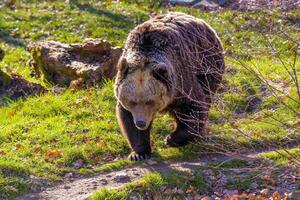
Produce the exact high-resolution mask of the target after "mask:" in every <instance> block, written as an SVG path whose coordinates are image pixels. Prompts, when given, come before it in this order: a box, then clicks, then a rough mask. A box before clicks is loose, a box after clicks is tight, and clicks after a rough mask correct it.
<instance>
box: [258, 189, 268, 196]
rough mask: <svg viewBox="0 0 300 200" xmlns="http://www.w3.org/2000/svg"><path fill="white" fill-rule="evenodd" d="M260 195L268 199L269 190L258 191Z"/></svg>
mask: <svg viewBox="0 0 300 200" xmlns="http://www.w3.org/2000/svg"><path fill="white" fill-rule="evenodd" d="M260 194H262V195H263V196H265V197H269V194H270V190H269V189H268V188H265V189H262V190H261V191H260Z"/></svg>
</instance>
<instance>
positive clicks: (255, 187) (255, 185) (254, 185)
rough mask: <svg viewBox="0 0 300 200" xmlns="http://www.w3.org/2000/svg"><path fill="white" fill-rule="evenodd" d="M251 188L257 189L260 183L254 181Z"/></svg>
mask: <svg viewBox="0 0 300 200" xmlns="http://www.w3.org/2000/svg"><path fill="white" fill-rule="evenodd" d="M250 188H251V189H257V188H258V184H257V183H255V182H253V183H252V184H251V185H250Z"/></svg>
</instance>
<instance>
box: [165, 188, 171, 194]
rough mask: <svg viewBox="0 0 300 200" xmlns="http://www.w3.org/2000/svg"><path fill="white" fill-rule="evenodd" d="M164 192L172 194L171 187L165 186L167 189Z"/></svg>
mask: <svg viewBox="0 0 300 200" xmlns="http://www.w3.org/2000/svg"><path fill="white" fill-rule="evenodd" d="M164 194H165V195H171V194H172V189H171V188H167V189H166V190H165V191H164Z"/></svg>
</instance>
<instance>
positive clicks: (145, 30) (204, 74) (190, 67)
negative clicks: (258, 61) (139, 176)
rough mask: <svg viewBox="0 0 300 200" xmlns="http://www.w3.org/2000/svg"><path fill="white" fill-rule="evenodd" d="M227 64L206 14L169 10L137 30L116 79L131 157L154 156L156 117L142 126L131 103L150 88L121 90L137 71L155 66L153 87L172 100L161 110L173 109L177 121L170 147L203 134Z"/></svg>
mask: <svg viewBox="0 0 300 200" xmlns="http://www.w3.org/2000/svg"><path fill="white" fill-rule="evenodd" d="M224 66H225V65H224V55H223V48H222V45H221V42H220V40H219V38H218V36H217V34H216V33H215V31H214V30H213V29H212V28H211V27H210V26H209V25H208V24H206V23H205V22H204V21H203V20H201V19H197V18H195V17H193V16H190V15H187V14H183V13H168V14H167V15H161V16H156V17H154V18H152V19H150V20H149V21H146V22H144V23H143V24H141V25H139V26H137V27H136V28H135V29H134V30H132V31H131V33H130V34H129V36H128V39H127V41H126V45H125V49H124V52H123V55H122V56H121V58H120V62H119V66H118V67H119V68H118V74H117V78H116V83H115V94H116V97H117V99H118V105H117V115H118V119H119V123H120V126H121V130H122V133H123V134H124V136H125V137H126V138H127V140H128V142H129V144H130V146H131V148H132V149H133V153H132V154H131V156H130V158H131V159H139V158H140V159H143V158H145V157H146V156H147V155H150V152H151V148H150V136H149V131H150V128H151V122H152V119H151V121H150V122H149V123H148V124H147V125H148V127H146V128H147V129H145V130H140V129H138V128H137V127H136V126H137V124H135V122H134V118H135V113H134V112H133V111H132V110H131V109H130V108H129V106H128V107H127V106H126V105H127V104H126V99H127V97H128V96H135V98H137V99H139V95H140V94H145V92H146V93H147V91H145V92H144V93H139V94H135V91H130V90H128V89H127V90H126V91H127V92H126V93H128V94H124V92H122V91H125V90H121V88H124V87H125V86H124V83H126V80H127V79H130V78H132V76H133V75H132V74H138V73H141V72H143V71H146V72H147V70H148V71H151V72H152V73H146V72H145V73H144V74H151V75H152V76H153V78H154V79H155V80H157V81H159V83H155V84H153V85H152V87H155V85H156V86H157V87H158V86H159V84H163V85H164V87H165V88H166V92H164V93H162V94H161V95H162V96H166V97H169V100H168V101H167V104H160V105H163V106H161V108H159V109H157V111H161V110H162V109H163V110H164V111H168V112H170V113H171V114H172V115H173V116H174V118H175V119H176V122H177V128H176V130H175V132H173V133H172V134H170V135H169V136H167V137H166V139H165V142H166V144H167V145H169V146H182V145H185V144H187V143H188V142H190V141H192V140H194V139H196V138H198V137H199V136H200V135H203V133H204V126H205V122H206V120H207V113H208V110H209V107H210V104H211V97H212V95H213V93H214V92H215V91H216V89H217V87H218V85H219V83H220V82H221V79H222V75H223V72H224ZM151 75H150V76H151ZM136 80H138V79H136ZM150 82H155V81H150ZM122 84H123V85H122ZM136 84H138V83H136ZM125 85H126V84H125ZM159 87H160V88H163V87H161V86H159ZM133 88H134V87H133ZM133 90H134V89H133ZM128 91H129V92H128ZM124 95H125V97H124ZM126 95H127V96H126ZM152 96H153V95H152ZM156 99H157V98H156ZM155 103H156V102H155ZM155 103H154V104H153V105H155ZM142 107H143V106H142ZM153 107H155V106H153Z"/></svg>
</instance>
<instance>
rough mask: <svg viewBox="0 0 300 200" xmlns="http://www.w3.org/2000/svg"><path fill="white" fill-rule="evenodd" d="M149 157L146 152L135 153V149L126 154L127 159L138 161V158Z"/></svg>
mask: <svg viewBox="0 0 300 200" xmlns="http://www.w3.org/2000/svg"><path fill="white" fill-rule="evenodd" d="M149 158H150V154H148V153H137V152H135V151H133V152H131V153H130V154H129V156H128V159H129V160H132V161H139V160H146V159H149Z"/></svg>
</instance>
